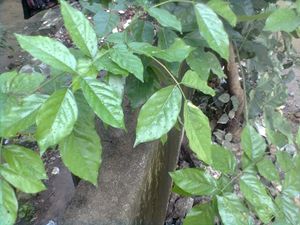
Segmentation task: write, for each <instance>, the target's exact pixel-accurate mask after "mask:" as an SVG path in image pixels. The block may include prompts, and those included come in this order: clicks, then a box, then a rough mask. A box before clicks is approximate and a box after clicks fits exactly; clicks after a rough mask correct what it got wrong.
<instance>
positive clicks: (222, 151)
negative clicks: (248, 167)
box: [211, 145, 236, 174]
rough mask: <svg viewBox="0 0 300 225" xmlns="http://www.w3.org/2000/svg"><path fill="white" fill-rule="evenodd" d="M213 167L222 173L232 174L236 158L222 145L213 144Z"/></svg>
mask: <svg viewBox="0 0 300 225" xmlns="http://www.w3.org/2000/svg"><path fill="white" fill-rule="evenodd" d="M211 157H212V164H211V165H212V167H213V168H214V169H216V170H218V171H220V172H222V173H225V174H228V173H229V174H232V173H234V171H235V167H236V159H235V158H234V155H233V153H232V152H231V151H230V150H228V149H226V148H223V147H222V146H220V145H212V146H211Z"/></svg>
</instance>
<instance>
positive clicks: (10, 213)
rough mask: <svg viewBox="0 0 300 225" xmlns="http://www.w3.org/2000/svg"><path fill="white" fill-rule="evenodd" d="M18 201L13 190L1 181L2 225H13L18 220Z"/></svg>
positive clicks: (0, 209) (0, 214) (0, 210)
mask: <svg viewBox="0 0 300 225" xmlns="http://www.w3.org/2000/svg"><path fill="white" fill-rule="evenodd" d="M17 213H18V200H17V198H16V195H15V191H14V190H13V188H12V187H11V186H10V185H9V184H8V183H7V182H5V181H4V180H0V218H1V219H0V221H1V225H13V224H15V221H16V219H17Z"/></svg>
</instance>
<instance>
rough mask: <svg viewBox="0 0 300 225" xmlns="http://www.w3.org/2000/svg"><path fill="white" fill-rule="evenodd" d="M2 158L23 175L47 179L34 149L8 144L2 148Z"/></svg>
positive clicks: (41, 162)
mask: <svg viewBox="0 0 300 225" xmlns="http://www.w3.org/2000/svg"><path fill="white" fill-rule="evenodd" d="M3 158H4V159H5V161H6V162H7V164H8V165H9V167H10V168H11V169H13V170H15V171H18V172H21V173H22V174H24V175H25V176H28V177H34V178H36V179H47V174H46V171H45V168H44V164H43V161H42V160H41V158H40V156H39V155H38V154H37V153H35V152H34V151H32V150H30V149H28V148H25V147H22V146H18V145H8V146H6V147H5V148H4V151H3Z"/></svg>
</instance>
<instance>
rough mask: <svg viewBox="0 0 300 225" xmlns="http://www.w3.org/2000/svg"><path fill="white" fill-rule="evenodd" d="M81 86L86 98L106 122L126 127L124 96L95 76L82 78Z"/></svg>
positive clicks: (118, 126) (117, 126) (114, 125)
mask: <svg viewBox="0 0 300 225" xmlns="http://www.w3.org/2000/svg"><path fill="white" fill-rule="evenodd" d="M81 88H82V91H83V94H84V97H85V99H86V100H87V102H88V104H89V105H90V107H91V108H92V109H93V110H94V112H95V113H96V114H97V116H98V117H99V118H100V119H101V120H103V122H104V123H106V124H109V125H111V126H113V127H116V128H125V125H124V115H123V109H122V106H121V104H122V98H121V97H120V96H119V95H118V93H117V92H115V91H114V90H113V89H112V88H111V87H110V86H109V85H107V84H105V83H104V82H101V81H99V80H97V79H94V78H89V77H86V78H82V79H81Z"/></svg>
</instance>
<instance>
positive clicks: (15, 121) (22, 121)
mask: <svg viewBox="0 0 300 225" xmlns="http://www.w3.org/2000/svg"><path fill="white" fill-rule="evenodd" d="M47 97H48V96H47V95H41V94H33V95H30V96H28V97H26V98H24V99H23V100H22V101H21V102H20V103H16V104H14V105H12V106H11V107H9V109H8V111H7V112H6V116H5V117H1V119H0V121H1V123H0V134H1V136H4V137H12V136H14V135H16V133H17V132H20V131H23V130H25V129H27V128H28V127H30V126H31V125H32V124H34V123H35V117H36V115H37V111H38V109H39V108H40V106H41V105H42V104H43V103H44V102H45V101H46V99H47Z"/></svg>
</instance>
